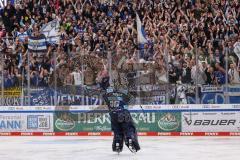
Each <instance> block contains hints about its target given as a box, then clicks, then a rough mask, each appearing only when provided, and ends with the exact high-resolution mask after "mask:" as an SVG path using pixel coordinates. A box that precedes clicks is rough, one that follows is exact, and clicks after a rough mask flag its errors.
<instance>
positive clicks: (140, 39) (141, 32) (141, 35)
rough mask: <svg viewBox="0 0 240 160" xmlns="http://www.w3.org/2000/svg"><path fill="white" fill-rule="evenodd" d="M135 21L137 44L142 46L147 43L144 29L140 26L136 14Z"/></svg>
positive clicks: (140, 23)
mask: <svg viewBox="0 0 240 160" xmlns="http://www.w3.org/2000/svg"><path fill="white" fill-rule="evenodd" d="M136 18H137V19H136V21H137V33H138V43H140V44H144V43H147V42H148V41H147V40H146V38H145V36H144V35H145V31H144V28H143V26H142V22H141V20H140V18H139V16H138V14H137V13H136Z"/></svg>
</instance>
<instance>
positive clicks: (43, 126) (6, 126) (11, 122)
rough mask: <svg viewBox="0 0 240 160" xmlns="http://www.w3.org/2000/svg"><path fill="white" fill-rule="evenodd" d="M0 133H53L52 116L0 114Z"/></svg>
mask: <svg viewBox="0 0 240 160" xmlns="http://www.w3.org/2000/svg"><path fill="white" fill-rule="evenodd" d="M0 132H53V114H52V113H0Z"/></svg>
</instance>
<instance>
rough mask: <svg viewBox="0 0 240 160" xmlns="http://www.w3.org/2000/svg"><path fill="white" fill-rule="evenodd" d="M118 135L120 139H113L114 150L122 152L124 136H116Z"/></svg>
mask: <svg viewBox="0 0 240 160" xmlns="http://www.w3.org/2000/svg"><path fill="white" fill-rule="evenodd" d="M116 137H117V138H118V139H114V140H113V143H112V150H113V152H117V153H118V154H119V153H120V152H122V149H123V138H122V137H121V136H116ZM116 137H115V138H116ZM120 137H121V138H120Z"/></svg>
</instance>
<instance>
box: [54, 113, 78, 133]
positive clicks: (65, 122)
mask: <svg viewBox="0 0 240 160" xmlns="http://www.w3.org/2000/svg"><path fill="white" fill-rule="evenodd" d="M55 126H56V128H57V129H59V130H61V131H70V130H72V129H73V128H74V127H75V122H74V120H73V119H72V118H71V117H70V115H69V114H66V113H64V114H63V115H62V116H61V117H59V118H58V119H57V120H56V122H55Z"/></svg>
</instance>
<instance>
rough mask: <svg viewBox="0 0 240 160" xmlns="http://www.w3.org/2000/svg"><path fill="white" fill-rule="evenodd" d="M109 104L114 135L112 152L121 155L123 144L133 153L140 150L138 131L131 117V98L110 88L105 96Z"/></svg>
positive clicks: (123, 92)
mask: <svg viewBox="0 0 240 160" xmlns="http://www.w3.org/2000/svg"><path fill="white" fill-rule="evenodd" d="M103 98H104V100H105V102H106V103H107V106H108V109H109V114H110V117H111V128H112V131H113V133H114V138H113V143H112V150H113V151H114V152H118V153H120V152H121V151H122V149H123V142H124V141H125V145H126V146H127V147H128V148H129V149H130V151H131V152H134V153H136V152H137V151H139V150H140V146H139V143H138V138H137V131H136V127H135V125H134V122H133V120H132V117H131V115H130V112H129V110H128V109H127V108H128V102H129V101H130V97H129V96H128V95H127V93H126V92H125V91H120V90H117V89H114V88H112V87H109V88H108V89H107V92H106V93H105V94H104V95H103Z"/></svg>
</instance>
